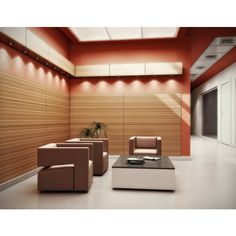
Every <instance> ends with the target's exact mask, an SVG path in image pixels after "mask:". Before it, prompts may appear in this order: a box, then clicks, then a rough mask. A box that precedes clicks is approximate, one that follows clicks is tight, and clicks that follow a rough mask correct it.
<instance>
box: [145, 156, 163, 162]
mask: <svg viewBox="0 0 236 236" xmlns="http://www.w3.org/2000/svg"><path fill="white" fill-rule="evenodd" d="M143 159H144V160H150V161H157V160H160V159H161V158H160V157H149V156H145V157H143Z"/></svg>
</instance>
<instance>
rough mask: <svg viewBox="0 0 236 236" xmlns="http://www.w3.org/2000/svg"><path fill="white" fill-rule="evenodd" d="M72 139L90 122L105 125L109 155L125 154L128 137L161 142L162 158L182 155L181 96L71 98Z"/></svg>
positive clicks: (83, 96) (75, 95) (75, 96)
mask: <svg viewBox="0 0 236 236" xmlns="http://www.w3.org/2000/svg"><path fill="white" fill-rule="evenodd" d="M70 119H71V130H70V131H71V137H78V136H79V133H80V130H81V129H82V128H83V127H85V126H88V124H89V123H90V122H93V121H102V122H104V123H105V124H107V125H108V127H109V128H110V131H109V132H108V137H109V146H110V153H111V154H123V153H125V154H128V139H129V138H130V137H131V136H134V135H135V136H138V135H154V136H161V137H162V139H163V145H162V148H163V155H181V95H180V94H151V95H137V96H135V95H133V96H129V95H117V96H112V95H94V96H86V95H79V94H74V95H73V96H71V113H70Z"/></svg>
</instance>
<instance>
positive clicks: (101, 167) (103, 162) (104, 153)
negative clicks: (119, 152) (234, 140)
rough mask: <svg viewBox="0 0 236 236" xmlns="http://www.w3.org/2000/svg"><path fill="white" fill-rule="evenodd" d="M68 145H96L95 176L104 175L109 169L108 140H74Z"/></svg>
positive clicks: (68, 141)
mask: <svg viewBox="0 0 236 236" xmlns="http://www.w3.org/2000/svg"><path fill="white" fill-rule="evenodd" d="M66 143H92V144H93V145H94V156H93V163H94V169H93V172H94V175H103V174H104V173H105V172H106V170H107V169H108V163H109V161H108V155H109V154H108V153H109V150H108V138H73V139H69V140H66Z"/></svg>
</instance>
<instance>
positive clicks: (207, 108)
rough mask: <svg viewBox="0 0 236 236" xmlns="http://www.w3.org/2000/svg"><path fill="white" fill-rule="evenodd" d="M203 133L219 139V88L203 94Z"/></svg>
mask: <svg viewBox="0 0 236 236" xmlns="http://www.w3.org/2000/svg"><path fill="white" fill-rule="evenodd" d="M202 128H203V130H202V134H203V135H204V136H207V137H209V138H213V139H217V133H218V132H217V88H214V89H213V90H211V91H209V92H207V93H205V94H203V126H202Z"/></svg>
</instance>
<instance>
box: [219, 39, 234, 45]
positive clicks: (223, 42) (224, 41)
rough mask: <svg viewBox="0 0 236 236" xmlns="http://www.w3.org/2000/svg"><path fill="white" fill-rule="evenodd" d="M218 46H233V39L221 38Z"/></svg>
mask: <svg viewBox="0 0 236 236" xmlns="http://www.w3.org/2000/svg"><path fill="white" fill-rule="evenodd" d="M220 45H221V46H232V45H234V40H233V38H222V39H221V40H220Z"/></svg>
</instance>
